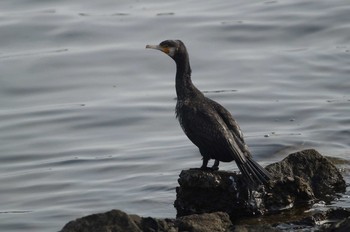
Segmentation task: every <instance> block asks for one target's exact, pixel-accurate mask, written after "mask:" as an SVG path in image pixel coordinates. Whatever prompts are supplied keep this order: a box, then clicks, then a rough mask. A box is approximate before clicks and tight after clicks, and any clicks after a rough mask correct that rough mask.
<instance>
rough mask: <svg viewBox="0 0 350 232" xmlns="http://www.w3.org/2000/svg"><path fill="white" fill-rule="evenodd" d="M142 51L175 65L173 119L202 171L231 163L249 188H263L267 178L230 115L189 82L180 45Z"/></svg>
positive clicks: (165, 44) (187, 64)
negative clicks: (192, 146)
mask: <svg viewBox="0 0 350 232" xmlns="http://www.w3.org/2000/svg"><path fill="white" fill-rule="evenodd" d="M146 48H152V49H157V50H160V51H162V52H164V53H166V54H167V55H169V56H170V57H171V58H172V59H173V60H174V61H175V63H176V94H177V104H176V117H177V118H178V119H179V122H180V125H181V127H182V129H183V131H184V132H185V134H186V135H187V137H188V138H189V139H190V140H191V141H192V142H193V143H194V144H195V145H196V146H197V147H198V148H199V151H200V153H201V155H202V156H203V164H202V166H201V168H202V169H207V165H208V161H209V160H210V159H215V163H214V166H213V167H212V169H214V170H218V169H219V162H220V161H223V162H230V161H232V160H235V161H236V163H237V166H238V168H239V169H240V171H241V172H242V174H243V176H244V178H245V179H246V181H247V184H248V185H249V186H250V187H257V186H258V185H261V184H265V183H267V182H268V180H269V179H270V178H271V175H270V174H269V173H268V172H267V171H266V170H265V169H264V168H263V167H261V166H260V165H259V164H258V163H256V162H255V161H254V160H253V159H252V157H251V154H250V152H249V150H248V147H247V145H246V144H245V142H244V139H243V134H242V132H241V130H240V128H239V126H238V124H237V122H236V121H235V119H234V118H233V117H232V115H231V114H230V112H229V111H228V110H226V109H225V108H224V107H223V106H221V105H220V104H219V103H217V102H215V101H213V100H211V99H209V98H207V97H205V96H204V95H203V93H202V92H201V91H199V90H198V89H197V88H196V87H195V86H194V85H193V84H192V81H191V67H190V62H189V57H188V53H187V50H186V47H185V45H184V43H183V42H182V41H180V40H166V41H163V42H161V43H160V44H159V45H147V46H146Z"/></svg>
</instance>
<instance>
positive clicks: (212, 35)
mask: <svg viewBox="0 0 350 232" xmlns="http://www.w3.org/2000/svg"><path fill="white" fill-rule="evenodd" d="M0 9H1V13H0V162H1V166H0V183H1V185H0V202H1V204H0V231H37V232H41V231H43V232H44V231H57V230H59V229H60V228H62V227H63V225H64V224H65V223H66V222H68V221H69V220H73V219H75V218H77V217H82V216H85V215H88V214H92V213H98V212H105V211H108V210H110V209H114V208H118V209H122V210H124V211H126V212H128V213H135V214H139V215H142V216H146V215H147V216H155V217H174V216H175V214H176V212H175V209H174V208H173V205H172V204H173V201H174V199H175V187H176V186H177V178H178V174H179V173H180V171H181V170H182V169H187V168H191V167H199V166H200V164H201V160H200V158H201V157H200V155H199V153H198V151H197V148H196V147H195V146H194V145H192V144H191V142H190V141H189V140H188V139H187V138H186V137H185V136H184V134H183V132H182V131H181V129H180V127H179V125H178V122H177V121H176V119H175V116H174V107H175V103H176V102H175V100H174V99H175V97H176V96H175V90H174V75H175V65H174V62H173V61H172V60H171V59H170V58H168V57H166V55H164V54H162V53H161V52H159V51H155V50H146V49H145V45H146V44H158V43H159V42H161V41H162V40H165V39H181V40H183V41H184V42H185V44H186V45H187V48H188V50H189V54H190V59H191V65H192V70H193V82H194V83H195V84H196V86H197V87H198V88H199V89H201V90H202V91H205V92H206V95H207V96H208V97H210V98H213V99H215V100H216V101H218V102H220V103H221V104H223V105H224V106H225V107H226V108H227V109H229V110H230V111H231V112H232V113H233V115H234V116H235V118H236V119H237V121H238V122H239V124H240V126H241V128H242V130H243V132H244V134H245V137H246V142H247V143H248V145H249V146H250V148H251V151H252V153H253V155H254V157H255V159H256V160H257V161H258V162H260V163H261V164H262V165H267V164H269V163H272V162H274V161H278V160H281V159H282V158H284V157H285V156H286V155H287V154H288V153H290V152H292V151H296V150H300V149H305V148H316V149H317V150H318V151H320V152H321V153H322V154H324V155H328V156H332V157H338V158H341V159H345V160H349V154H350V150H349V148H350V142H349V137H350V93H349V88H350V76H349V75H350V43H349V41H350V2H349V1H342V0H334V1H326V0H313V1H304V0H297V1H296V0H285V1H281V0H277V1H274V0H272V1H269V0H268V1H260V2H257V1H245V0H244V1H243V0H235V1H228V0H226V1H208V0H204V1H203V0H201V1H198V0H192V1H161V0H153V1H135V0H133V1H130V0H128V1H126V0H124V1H115V0H114V1H113V0H103V1H93V0H69V1H68V0H65V1H53V0H51V1H40V0H26V1H21V0H11V1H1V2H0ZM342 168H343V169H344V174H345V176H346V179H347V181H349V180H350V178H349V176H350V175H349V172H348V170H349V167H348V166H347V165H343V167H342ZM221 169H227V170H237V167H236V166H235V164H234V163H228V164H222V165H221ZM349 195H350V193H349V192H347V193H345V194H344V196H342V197H340V198H339V199H338V200H336V201H335V202H334V205H340V206H344V207H349V206H350V201H349V200H348V197H349Z"/></svg>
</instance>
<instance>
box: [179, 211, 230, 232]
mask: <svg viewBox="0 0 350 232" xmlns="http://www.w3.org/2000/svg"><path fill="white" fill-rule="evenodd" d="M176 225H177V228H178V230H179V231H192V232H224V231H230V230H231V229H232V222H231V221H230V217H229V216H228V214H226V213H222V212H217V213H211V214H200V215H199V214H194V215H190V216H185V217H181V218H178V219H177V220H176Z"/></svg>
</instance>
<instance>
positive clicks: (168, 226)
mask: <svg viewBox="0 0 350 232" xmlns="http://www.w3.org/2000/svg"><path fill="white" fill-rule="evenodd" d="M231 228H232V223H231V221H230V218H229V216H228V215H227V214H226V213H222V212H216V213H211V214H201V215H197V214H195V215H190V216H185V217H181V218H177V219H156V218H152V217H146V218H142V217H140V216H138V215H128V214H126V213H125V212H123V211H120V210H112V211H109V212H106V213H100V214H93V215H90V216H87V217H83V218H80V219H77V220H74V221H71V222H69V223H67V224H66V225H65V226H64V227H63V228H62V230H61V231H60V232H125V231H127V232H141V231H142V232H158V231H159V232H178V231H188V232H224V231H230V230H231Z"/></svg>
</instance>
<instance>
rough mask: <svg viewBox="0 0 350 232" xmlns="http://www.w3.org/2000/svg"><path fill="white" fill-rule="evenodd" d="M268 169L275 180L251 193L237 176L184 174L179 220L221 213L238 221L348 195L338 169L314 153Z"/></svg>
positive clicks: (295, 156)
mask: <svg viewBox="0 0 350 232" xmlns="http://www.w3.org/2000/svg"><path fill="white" fill-rule="evenodd" d="M266 169H267V170H268V171H269V172H270V173H271V174H273V175H274V177H275V179H274V180H272V181H270V183H269V184H268V185H267V186H265V187H261V188H260V189H257V190H254V191H248V189H247V186H246V185H245V183H244V180H243V179H242V176H241V175H240V174H237V173H233V172H227V171H202V170H197V169H195V170H183V171H182V172H181V174H180V178H179V180H178V182H179V185H180V186H179V187H177V188H176V193H177V196H176V200H175V203H174V206H175V208H176V210H177V216H178V217H180V216H185V215H191V214H201V213H212V212H218V211H221V212H226V213H228V214H229V215H230V217H231V219H235V218H240V217H246V216H254V215H260V214H265V213H273V212H278V211H281V210H285V209H290V208H292V207H295V206H305V205H309V204H311V203H312V202H313V201H314V200H316V199H326V198H330V197H331V196H333V195H334V194H335V193H336V192H343V191H345V187H346V184H345V181H344V179H343V177H342V176H341V174H340V172H339V171H338V169H337V168H336V167H335V166H334V165H333V164H332V163H331V162H329V161H328V159H327V158H325V157H323V156H322V155H320V154H319V153H318V152H317V151H316V150H313V149H310V150H304V151H300V152H296V153H293V154H291V155H289V156H288V157H287V158H285V159H283V160H282V161H280V162H277V163H274V164H271V165H269V166H268V167H266Z"/></svg>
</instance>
